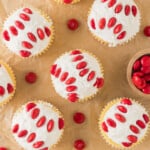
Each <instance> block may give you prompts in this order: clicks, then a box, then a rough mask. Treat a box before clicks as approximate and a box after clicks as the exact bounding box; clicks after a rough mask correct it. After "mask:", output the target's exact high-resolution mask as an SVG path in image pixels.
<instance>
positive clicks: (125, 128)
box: [99, 98, 149, 149]
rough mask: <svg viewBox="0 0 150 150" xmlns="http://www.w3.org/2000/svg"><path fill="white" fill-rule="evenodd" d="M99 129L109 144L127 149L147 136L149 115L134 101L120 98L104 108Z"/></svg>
mask: <svg viewBox="0 0 150 150" xmlns="http://www.w3.org/2000/svg"><path fill="white" fill-rule="evenodd" d="M99 127H100V131H101V133H102V136H103V137H104V139H105V140H106V142H107V143H108V144H110V145H111V146H113V147H115V148H119V149H127V148H131V147H133V146H135V145H137V144H138V143H140V142H142V140H143V139H144V137H145V136H146V135H147V132H148V127H149V115H148V113H147V111H146V110H145V108H144V107H143V106H141V105H140V104H139V103H137V102H135V101H134V100H132V99H128V98H119V99H115V100H114V101H111V102H110V103H108V105H107V106H106V107H105V108H104V110H103V111H102V113H101V115H100V119H99Z"/></svg>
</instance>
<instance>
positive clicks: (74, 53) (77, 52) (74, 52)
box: [71, 50, 81, 55]
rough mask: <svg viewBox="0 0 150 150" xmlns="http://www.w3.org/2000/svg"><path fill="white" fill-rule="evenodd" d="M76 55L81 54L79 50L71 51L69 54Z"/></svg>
mask: <svg viewBox="0 0 150 150" xmlns="http://www.w3.org/2000/svg"><path fill="white" fill-rule="evenodd" d="M77 54H81V52H80V51H79V50H73V51H72V52H71V55H77Z"/></svg>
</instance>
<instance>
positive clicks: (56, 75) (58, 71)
mask: <svg viewBox="0 0 150 150" xmlns="http://www.w3.org/2000/svg"><path fill="white" fill-rule="evenodd" d="M60 73H61V68H58V69H57V70H56V72H55V77H56V78H59V75H60Z"/></svg>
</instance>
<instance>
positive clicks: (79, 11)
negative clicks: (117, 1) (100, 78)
mask: <svg viewBox="0 0 150 150" xmlns="http://www.w3.org/2000/svg"><path fill="white" fill-rule="evenodd" d="M92 2H93V0H81V2H80V3H78V4H75V5H66V6H64V5H58V4H56V3H55V2H54V1H53V0H42V1H41V0H0V26H2V23H3V21H4V19H5V18H6V17H7V16H8V15H9V14H10V13H11V12H12V11H13V10H14V9H17V8H19V7H22V6H33V7H35V8H39V9H42V10H43V11H44V12H45V13H47V14H48V15H49V16H50V17H51V18H52V20H53V21H54V25H55V31H56V32H55V40H54V42H53V45H52V46H51V47H50V49H49V50H48V51H47V52H46V53H45V54H43V55H41V56H40V57H36V58H31V59H25V60H24V59H21V58H20V57H18V56H16V55H14V54H13V53H11V52H10V51H9V50H8V49H7V48H6V47H5V46H4V45H3V44H2V42H1V41H0V59H3V60H4V61H6V62H7V63H9V64H10V66H11V67H12V68H13V70H14V72H15V75H16V80H17V90H16V94H15V96H14V98H13V99H12V100H11V101H10V103H8V104H7V105H5V106H4V107H3V108H0V146H6V147H7V148H9V150H21V147H20V146H19V145H18V144H17V143H16V142H15V140H14V138H13V137H12V135H11V130H10V127H11V119H12V116H13V113H14V112H15V111H16V109H17V108H18V107H20V106H21V105H22V104H24V103H25V102H27V101H29V100H45V101H48V102H51V103H52V104H54V105H56V106H57V107H58V108H59V109H60V110H61V112H62V113H63V114H64V118H65V126H66V130H65V133H64V136H63V139H62V140H61V142H60V143H59V144H58V145H57V146H56V147H55V148H54V150H73V142H74V140H75V139H77V138H81V139H83V140H85V142H86V145H87V146H86V150H113V149H112V148H111V147H110V146H108V145H107V144H106V143H105V141H104V140H103V139H102V137H101V135H100V134H99V129H98V123H97V120H98V117H99V114H100V112H101V110H102V108H103V107H104V106H105V104H106V103H107V102H109V101H111V100H112V99H114V98H117V97H124V96H126V97H131V98H134V99H136V100H137V101H139V102H141V103H142V104H143V105H144V106H145V107H146V108H147V110H149V111H150V98H145V97H141V96H139V95H137V93H136V92H135V91H133V90H132V89H131V88H130V86H129V84H128V82H127V78H126V69H127V65H128V62H129V60H130V59H131V57H132V56H133V55H134V54H135V53H136V52H138V51H140V50H142V49H146V48H149V47H150V38H146V37H145V36H144V35H143V32H142V30H143V28H144V26H145V25H148V24H149V25H150V11H149V8H150V0H137V2H138V3H139V5H140V8H141V13H142V25H141V31H140V33H139V34H138V35H137V36H136V37H135V38H134V39H133V40H132V41H131V42H129V43H128V44H125V45H123V46H118V47H117V48H109V47H108V46H106V45H102V44H101V43H99V42H98V41H96V40H95V39H94V38H93V36H92V35H91V33H90V32H89V31H88V27H87V22H86V21H87V13H88V10H89V8H90V6H91V4H92ZM70 18H77V19H78V20H79V22H80V28H79V29H78V30H77V31H75V32H72V31H70V30H68V28H67V27H66V21H67V20H68V19H70ZM76 48H80V49H85V50H87V51H90V52H92V53H93V54H95V55H96V56H97V57H98V58H99V59H100V60H101V62H102V64H103V67H104V71H105V72H104V73H105V86H104V88H103V89H102V91H101V92H100V93H99V94H98V95H97V96H96V97H95V98H93V100H91V101H89V102H85V103H84V104H79V103H75V104H73V103H69V102H68V101H67V100H66V101H65V100H64V99H62V98H61V97H60V96H59V95H58V94H56V92H55V91H54V88H53V87H52V83H51V81H50V74H49V69H50V66H51V65H52V64H53V62H54V60H55V59H56V58H57V57H58V56H59V55H60V54H62V53H64V52H65V51H69V50H72V49H76ZM28 71H34V72H36V73H37V75H38V80H37V82H36V83H35V84H33V85H30V84H27V83H26V82H25V81H24V76H25V73H26V72H28ZM76 111H81V112H83V113H85V115H86V122H85V123H84V124H82V125H77V124H75V123H74V122H73V120H72V115H73V113H74V112H76ZM149 149H150V134H149V135H148V137H147V138H146V139H145V140H144V142H143V143H142V144H140V145H139V146H138V147H136V148H135V150H149Z"/></svg>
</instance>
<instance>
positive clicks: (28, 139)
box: [27, 133, 36, 143]
mask: <svg viewBox="0 0 150 150" xmlns="http://www.w3.org/2000/svg"><path fill="white" fill-rule="evenodd" d="M35 138H36V134H35V133H31V134H30V135H29V136H28V138H27V142H28V143H31V142H33V141H34V140H35Z"/></svg>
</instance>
